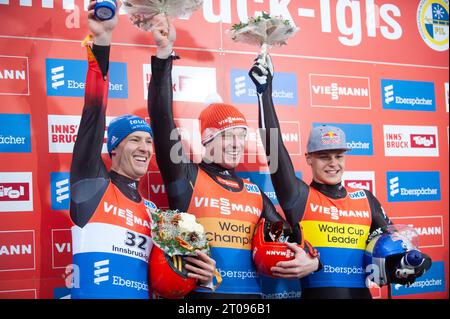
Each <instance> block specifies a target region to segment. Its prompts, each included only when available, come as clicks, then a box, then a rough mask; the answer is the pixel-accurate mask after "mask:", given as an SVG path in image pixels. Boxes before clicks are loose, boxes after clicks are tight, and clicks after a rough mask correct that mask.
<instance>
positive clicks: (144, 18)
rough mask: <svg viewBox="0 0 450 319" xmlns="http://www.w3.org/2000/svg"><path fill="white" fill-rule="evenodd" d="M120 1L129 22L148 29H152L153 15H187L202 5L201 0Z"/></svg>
mask: <svg viewBox="0 0 450 319" xmlns="http://www.w3.org/2000/svg"><path fill="white" fill-rule="evenodd" d="M122 3H123V6H122V8H123V9H124V10H125V12H126V13H127V14H128V15H129V16H130V20H131V22H132V23H133V24H134V25H135V26H136V27H138V28H139V29H142V30H144V31H148V30H151V29H152V23H151V20H152V19H153V17H154V16H156V15H158V14H160V13H163V14H165V15H167V16H169V17H172V18H179V17H189V16H190V15H191V14H192V13H193V12H194V11H196V10H197V9H199V8H200V7H201V6H202V4H203V0H123V1H122Z"/></svg>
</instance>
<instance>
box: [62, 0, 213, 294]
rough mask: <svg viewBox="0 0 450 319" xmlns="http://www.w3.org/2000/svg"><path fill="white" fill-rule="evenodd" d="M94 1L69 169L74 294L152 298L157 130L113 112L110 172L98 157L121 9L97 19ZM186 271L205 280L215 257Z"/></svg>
mask: <svg viewBox="0 0 450 319" xmlns="http://www.w3.org/2000/svg"><path fill="white" fill-rule="evenodd" d="M94 5H95V0H93V1H91V2H90V4H89V13H88V14H89V19H88V24H89V29H90V31H91V33H92V35H93V46H92V48H91V47H90V46H88V47H87V50H88V72H87V78H86V88H85V105H84V108H83V114H82V117H81V122H80V125H79V130H78V135H77V140H76V142H75V146H74V151H73V157H72V164H71V169H70V184H71V202H70V217H71V220H72V222H73V226H72V244H73V267H74V268H73V270H74V272H73V287H72V294H71V295H72V298H83V299H84V298H94V299H99V298H108V299H115V298H121V299H122V298H123V299H148V298H149V289H150V288H151V283H149V282H148V269H149V267H148V260H149V255H150V252H151V249H152V246H153V244H152V239H151V220H150V212H151V211H153V210H156V209H157V207H156V205H155V204H153V203H152V202H150V201H147V200H145V199H143V198H142V196H141V195H140V193H139V180H140V179H141V178H142V177H143V176H144V175H145V174H146V172H147V169H148V165H149V163H150V159H151V156H152V144H153V139H152V135H153V134H152V130H151V128H150V126H149V125H148V124H147V122H146V121H145V120H144V119H142V118H140V117H138V116H135V115H124V116H120V117H117V118H115V119H113V120H112V121H111V122H110V124H109V127H108V140H107V149H108V153H109V156H110V158H111V161H112V164H111V170H110V171H108V170H107V168H106V166H105V164H104V162H103V160H102V157H101V154H102V148H103V140H104V134H105V126H106V107H107V97H108V86H109V81H108V66H109V52H110V43H111V36H112V32H113V30H114V28H115V27H116V25H117V23H118V15H116V16H115V17H114V18H113V19H111V20H106V21H98V20H96V19H95V18H94ZM195 260H196V261H197V260H198V261H199V262H197V263H196V264H195V265H192V266H191V267H190V268H189V271H190V273H189V276H192V277H193V278H196V279H198V280H199V282H200V283H203V282H209V281H210V280H211V278H212V276H213V271H214V266H213V264H214V261H213V260H212V259H211V258H209V257H208V256H207V255H206V254H202V253H199V255H198V257H196V258H195Z"/></svg>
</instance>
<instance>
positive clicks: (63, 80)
mask: <svg viewBox="0 0 450 319" xmlns="http://www.w3.org/2000/svg"><path fill="white" fill-rule="evenodd" d="M45 67H46V74H47V95H48V96H71V97H83V96H84V89H85V87H86V72H87V70H88V63H87V61H83V60H65V59H46V60H45ZM108 74H109V93H108V98H110V99H114V98H115V99H127V98H128V79H127V64H126V63H122V62H110V63H109V71H108Z"/></svg>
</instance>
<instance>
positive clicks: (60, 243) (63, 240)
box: [52, 229, 72, 269]
mask: <svg viewBox="0 0 450 319" xmlns="http://www.w3.org/2000/svg"><path fill="white" fill-rule="evenodd" d="M71 263H72V233H71V231H70V229H52V269H60V268H66V266H67V265H69V264H71Z"/></svg>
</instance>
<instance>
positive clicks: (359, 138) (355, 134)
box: [313, 123, 373, 156]
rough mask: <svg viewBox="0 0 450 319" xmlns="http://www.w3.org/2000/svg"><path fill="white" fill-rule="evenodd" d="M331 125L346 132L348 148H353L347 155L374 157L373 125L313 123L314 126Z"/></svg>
mask: <svg viewBox="0 0 450 319" xmlns="http://www.w3.org/2000/svg"><path fill="white" fill-rule="evenodd" d="M321 125H331V126H335V127H338V128H340V129H341V130H343V131H344V132H345V136H346V142H347V146H348V147H349V148H351V150H350V151H348V152H347V155H367V156H371V155H373V138H372V125H369V124H342V123H313V126H314V127H316V126H321Z"/></svg>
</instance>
